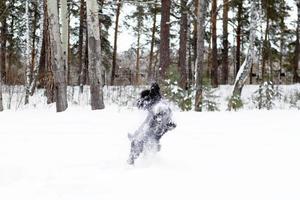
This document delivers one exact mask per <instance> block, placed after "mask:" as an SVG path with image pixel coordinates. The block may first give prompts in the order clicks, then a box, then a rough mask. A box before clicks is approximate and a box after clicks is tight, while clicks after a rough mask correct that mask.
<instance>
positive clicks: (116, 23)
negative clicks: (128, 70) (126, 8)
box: [111, 0, 121, 85]
mask: <svg viewBox="0 0 300 200" xmlns="http://www.w3.org/2000/svg"><path fill="white" fill-rule="evenodd" d="M120 10H121V0H118V2H117V10H116V22H115V33H114V47H113V58H112V69H111V85H114V84H115V76H116V70H117V49H118V30H119V18H120Z"/></svg>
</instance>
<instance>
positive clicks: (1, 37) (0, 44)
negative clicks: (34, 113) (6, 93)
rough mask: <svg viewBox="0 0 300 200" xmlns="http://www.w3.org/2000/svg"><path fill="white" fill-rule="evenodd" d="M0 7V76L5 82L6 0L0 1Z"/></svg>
mask: <svg viewBox="0 0 300 200" xmlns="http://www.w3.org/2000/svg"><path fill="white" fill-rule="evenodd" d="M0 9H1V14H0V22H1V27H0V48H1V52H0V60H1V63H0V67H1V76H2V81H3V82H4V83H5V82H6V44H7V12H8V8H7V6H6V1H3V0H1V1H0Z"/></svg>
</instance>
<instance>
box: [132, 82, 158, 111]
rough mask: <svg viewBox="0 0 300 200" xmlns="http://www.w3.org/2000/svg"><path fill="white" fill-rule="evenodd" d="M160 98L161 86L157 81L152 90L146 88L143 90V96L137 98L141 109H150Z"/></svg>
mask: <svg viewBox="0 0 300 200" xmlns="http://www.w3.org/2000/svg"><path fill="white" fill-rule="evenodd" d="M160 99H161V95H160V88H159V86H158V84H157V83H153V84H152V85H151V87H150V90H144V91H142V92H141V96H140V98H139V99H138V100H137V107H138V108H140V109H149V108H151V107H152V106H153V105H154V104H156V103H157V102H158V101H159V100H160Z"/></svg>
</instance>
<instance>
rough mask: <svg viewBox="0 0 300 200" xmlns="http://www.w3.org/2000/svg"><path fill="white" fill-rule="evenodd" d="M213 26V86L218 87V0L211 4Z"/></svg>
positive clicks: (213, 0)
mask: <svg viewBox="0 0 300 200" xmlns="http://www.w3.org/2000/svg"><path fill="white" fill-rule="evenodd" d="M211 25H212V57H211V63H212V73H211V75H212V86H213V87H217V86H218V48H217V0H212V4H211Z"/></svg>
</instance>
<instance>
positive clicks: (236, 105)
mask: <svg viewBox="0 0 300 200" xmlns="http://www.w3.org/2000/svg"><path fill="white" fill-rule="evenodd" d="M243 107H244V103H243V101H242V99H241V97H240V96H239V95H233V96H232V97H231V98H230V99H229V103H228V108H229V110H231V109H233V110H235V111H236V110H239V109H242V108H243Z"/></svg>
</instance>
